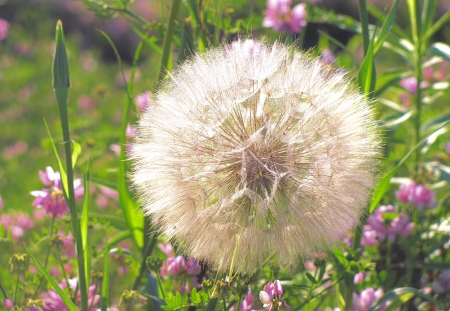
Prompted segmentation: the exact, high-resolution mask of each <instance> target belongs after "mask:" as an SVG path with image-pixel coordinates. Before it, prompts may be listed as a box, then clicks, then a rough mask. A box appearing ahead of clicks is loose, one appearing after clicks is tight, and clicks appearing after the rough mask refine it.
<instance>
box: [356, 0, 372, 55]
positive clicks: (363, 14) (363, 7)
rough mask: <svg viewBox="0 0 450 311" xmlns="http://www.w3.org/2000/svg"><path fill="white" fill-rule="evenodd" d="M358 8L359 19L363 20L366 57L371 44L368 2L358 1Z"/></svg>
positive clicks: (362, 27)
mask: <svg viewBox="0 0 450 311" xmlns="http://www.w3.org/2000/svg"><path fill="white" fill-rule="evenodd" d="M358 7H359V18H360V20H361V33H362V36H363V46H364V55H366V54H367V51H368V49H369V44H370V37H369V14H368V13H367V3H366V0H358Z"/></svg>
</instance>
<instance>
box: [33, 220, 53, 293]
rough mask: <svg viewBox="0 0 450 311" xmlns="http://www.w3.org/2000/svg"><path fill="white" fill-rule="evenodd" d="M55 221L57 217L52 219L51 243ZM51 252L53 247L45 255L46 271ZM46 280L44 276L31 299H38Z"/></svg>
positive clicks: (48, 248)
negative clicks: (37, 296)
mask: <svg viewBox="0 0 450 311" xmlns="http://www.w3.org/2000/svg"><path fill="white" fill-rule="evenodd" d="M55 219H56V217H55V216H53V218H52V223H51V225H50V238H49V239H50V243H51V240H52V238H53V228H54V226H55ZM50 250H51V247H47V253H46V254H45V261H44V268H45V269H47V265H48V259H49V257H50ZM44 279H45V277H44V276H41V280H40V281H39V285H38V287H37V288H36V290H35V291H34V294H33V297H32V298H31V299H35V298H36V295H37V293H38V292H39V289H40V288H41V286H42V284H43V282H44Z"/></svg>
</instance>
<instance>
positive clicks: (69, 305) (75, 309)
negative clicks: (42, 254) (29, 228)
mask: <svg viewBox="0 0 450 311" xmlns="http://www.w3.org/2000/svg"><path fill="white" fill-rule="evenodd" d="M24 246H25V249H26V251H27V253H28V254H29V255H30V257H31V259H33V261H34V263H35V264H36V267H37V268H38V270H39V272H41V273H42V274H43V275H44V277H45V278H46V279H47V281H48V282H49V283H50V284H51V285H52V286H53V289H54V290H55V292H57V293H58V295H59V297H61V299H62V301H63V302H64V303H65V305H66V307H67V309H69V311H78V307H77V306H76V305H75V304H74V303H73V302H72V300H71V299H70V298H69V296H67V294H66V293H65V292H64V291H63V290H62V289H61V287H59V285H58V283H56V281H55V279H54V278H53V277H52V276H51V275H50V273H48V271H47V270H46V269H45V268H44V266H43V265H42V264H41V263H40V262H39V260H38V259H37V258H36V257H34V255H33V253H31V251H30V250H29V249H28V247H27V246H26V245H24Z"/></svg>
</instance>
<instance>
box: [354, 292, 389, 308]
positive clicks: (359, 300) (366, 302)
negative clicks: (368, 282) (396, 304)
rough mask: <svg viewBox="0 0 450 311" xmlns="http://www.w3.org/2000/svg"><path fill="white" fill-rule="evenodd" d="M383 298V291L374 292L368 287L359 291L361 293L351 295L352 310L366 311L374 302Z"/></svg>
mask: <svg viewBox="0 0 450 311" xmlns="http://www.w3.org/2000/svg"><path fill="white" fill-rule="evenodd" d="M382 296H383V289H381V288H379V289H378V290H374V289H373V288H371V287H369V288H366V289H365V290H363V291H361V293H359V295H358V294H356V293H353V309H354V310H355V311H366V310H367V309H369V308H370V307H371V306H372V305H373V304H374V302H375V301H377V300H378V299H380V298H381V297H382Z"/></svg>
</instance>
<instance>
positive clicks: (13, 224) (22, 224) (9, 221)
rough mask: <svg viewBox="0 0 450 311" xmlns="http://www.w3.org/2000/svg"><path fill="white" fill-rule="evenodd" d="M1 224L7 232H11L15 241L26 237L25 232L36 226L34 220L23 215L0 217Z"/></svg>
mask: <svg viewBox="0 0 450 311" xmlns="http://www.w3.org/2000/svg"><path fill="white" fill-rule="evenodd" d="M0 224H3V225H4V227H5V231H6V232H8V230H11V237H12V239H13V240H15V241H17V240H18V239H19V238H21V237H22V236H23V235H24V233H25V230H27V229H31V228H33V226H34V223H33V220H32V219H31V218H30V217H29V216H27V215H25V214H23V213H18V214H14V215H2V216H0Z"/></svg>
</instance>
